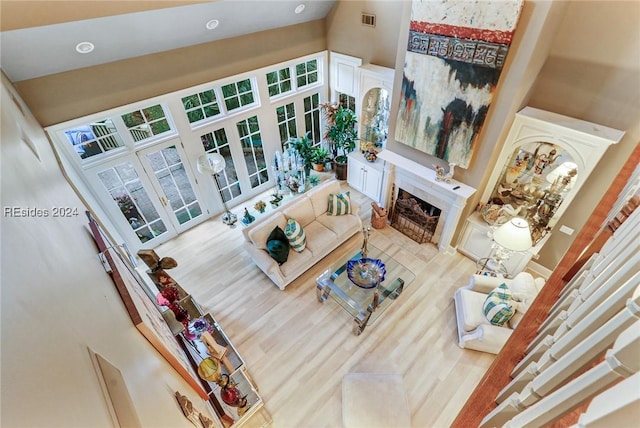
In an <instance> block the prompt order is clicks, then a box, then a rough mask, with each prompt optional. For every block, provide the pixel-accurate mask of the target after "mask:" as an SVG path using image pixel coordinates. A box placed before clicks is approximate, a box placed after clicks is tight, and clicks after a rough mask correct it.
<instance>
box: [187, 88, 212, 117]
mask: <svg viewBox="0 0 640 428" xmlns="http://www.w3.org/2000/svg"><path fill="white" fill-rule="evenodd" d="M182 105H183V106H184V111H185V113H186V114H187V119H189V123H195V122H198V121H201V120H203V119H208V118H210V117H215V116H217V115H219V114H220V113H221V112H220V105H218V100H217V98H216V93H215V92H214V90H213V89H209V90H208V91H204V92H199V93H197V94H193V95H189V96H186V97H183V98H182Z"/></svg>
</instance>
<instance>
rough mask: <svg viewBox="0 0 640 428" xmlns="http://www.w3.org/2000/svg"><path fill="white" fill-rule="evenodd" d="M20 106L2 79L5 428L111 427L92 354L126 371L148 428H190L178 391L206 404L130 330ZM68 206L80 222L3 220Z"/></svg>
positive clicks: (67, 192)
mask: <svg viewBox="0 0 640 428" xmlns="http://www.w3.org/2000/svg"><path fill="white" fill-rule="evenodd" d="M12 94H13V96H14V97H16V98H15V102H14V101H13V100H12ZM17 97H18V96H17V95H16V93H15V90H14V88H13V87H12V86H11V84H10V83H9V81H8V80H7V79H6V77H5V76H4V74H3V75H2V135H1V140H2V145H1V153H2V169H1V172H2V210H3V211H2V214H3V215H2V217H1V227H2V228H1V230H2V235H1V239H2V247H1V251H2V254H1V255H2V259H1V260H2V266H1V272H2V273H1V287H2V288H1V289H2V295H1V309H2V312H1V315H2V322H1V329H2V349H1V357H2V358H1V361H2V378H1V405H2V408H1V417H2V419H1V423H0V425H2V427H5V428H9V427H45V426H46V427H98V426H110V425H111V418H110V416H109V413H108V410H107V406H106V404H105V399H104V398H103V395H102V392H101V389H100V387H99V382H98V378H97V377H96V374H95V371H94V369H93V366H92V363H91V359H90V355H89V352H88V350H87V347H88V346H90V347H91V348H92V349H94V350H95V351H97V352H98V353H100V354H101V355H102V356H103V357H104V358H106V359H107V360H109V361H110V362H111V363H112V364H114V365H115V366H117V367H118V368H119V369H120V370H121V372H122V374H123V376H124V378H125V381H126V382H127V386H128V387H129V392H130V395H131V397H132V399H133V402H134V404H135V407H136V409H137V412H138V417H139V419H140V421H141V423H142V425H143V426H145V427H162V426H166V427H179V426H192V425H191V424H190V423H189V421H188V420H187V419H185V418H184V416H183V415H182V412H181V410H180V408H179V407H178V405H177V403H176V401H175V399H174V396H173V393H174V391H176V390H179V391H181V392H182V393H183V394H185V395H187V396H188V397H189V398H190V399H191V400H192V401H193V402H194V405H195V406H196V407H197V408H203V407H204V403H203V401H202V400H200V399H199V398H198V396H197V395H196V394H195V392H193V390H192V389H191V388H190V387H189V386H188V384H187V383H186V382H184V380H183V379H182V378H181V377H179V376H178V375H177V374H176V373H175V372H174V371H173V369H172V368H171V366H169V365H168V364H167V363H166V362H165V361H164V360H163V359H162V358H161V357H160V355H159V354H157V352H156V351H155V349H154V348H152V347H151V345H150V344H149V343H148V342H147V341H146V340H145V339H144V338H143V337H142V335H141V334H140V333H139V332H138V331H137V330H136V329H135V327H134V326H133V324H132V323H131V321H130V319H129V317H128V315H127V313H126V311H125V309H124V306H123V304H122V303H121V300H120V298H119V295H118V294H117V292H116V291H115V288H114V286H113V284H112V282H111V279H110V278H109V276H108V275H107V274H106V273H105V271H104V270H103V268H102V266H101V264H100V263H99V261H98V258H97V251H96V248H95V246H94V244H93V241H92V238H91V237H90V235H89V232H88V229H87V227H86V224H87V220H86V216H85V214H84V211H85V208H84V206H83V205H82V203H81V201H80V200H79V199H78V198H77V197H76V195H75V194H74V193H73V192H72V190H71V188H70V186H69V185H68V184H67V182H66V181H65V180H64V178H63V177H62V175H61V173H60V170H59V168H58V166H57V164H56V161H55V158H54V155H53V152H52V150H51V148H50V146H49V143H48V141H47V139H46V137H45V135H44V132H43V130H42V128H41V127H40V126H39V125H38V124H37V123H36V121H35V119H34V118H33V117H32V116H31V114H30V113H29V111H28V109H27V107H26V106H25V105H24V103H23V102H22V100H20V99H19V98H17ZM16 103H17V104H16ZM17 105H20V108H21V109H22V111H23V112H24V113H25V114H24V115H23V114H22V113H21V112H20V110H19V109H18V107H17ZM21 128H22V130H21ZM21 133H22V134H21ZM21 135H24V139H29V140H31V141H32V143H33V146H34V147H35V151H36V152H37V156H36V154H34V152H33V151H32V150H31V149H30V148H29V146H28V145H27V143H25V142H24V141H23V138H21ZM38 157H39V159H38ZM61 206H62V207H70V208H77V209H78V212H79V215H78V216H77V217H69V218H52V217H46V218H45V217H9V216H7V215H6V214H5V207H20V208H39V209H47V210H51V208H52V207H61Z"/></svg>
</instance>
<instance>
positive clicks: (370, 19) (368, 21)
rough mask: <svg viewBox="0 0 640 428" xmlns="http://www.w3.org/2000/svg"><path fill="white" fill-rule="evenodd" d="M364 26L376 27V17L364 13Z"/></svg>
mask: <svg viewBox="0 0 640 428" xmlns="http://www.w3.org/2000/svg"><path fill="white" fill-rule="evenodd" d="M362 25H366V26H367V27H375V26H376V16H375V15H374V14H373V13H366V12H362Z"/></svg>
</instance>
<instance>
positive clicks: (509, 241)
mask: <svg viewBox="0 0 640 428" xmlns="http://www.w3.org/2000/svg"><path fill="white" fill-rule="evenodd" d="M493 240H494V241H495V242H496V243H497V244H498V245H500V246H502V247H504V248H506V249H507V250H511V251H525V250H528V249H529V248H531V247H532V246H533V241H532V240H531V230H530V229H529V223H528V222H527V221H526V220H525V219H523V218H520V217H515V218H512V219H511V220H509V221H508V222H506V223H505V224H503V225H501V226H500V227H498V228H497V229H496V231H495V232H493Z"/></svg>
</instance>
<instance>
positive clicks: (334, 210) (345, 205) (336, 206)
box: [327, 192, 351, 215]
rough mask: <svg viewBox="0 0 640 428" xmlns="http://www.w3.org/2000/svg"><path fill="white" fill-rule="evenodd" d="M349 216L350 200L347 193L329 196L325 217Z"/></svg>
mask: <svg viewBox="0 0 640 428" xmlns="http://www.w3.org/2000/svg"><path fill="white" fill-rule="evenodd" d="M345 214H351V198H350V197H349V192H344V193H338V194H333V193H330V194H329V206H328V207H327V215H345Z"/></svg>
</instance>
